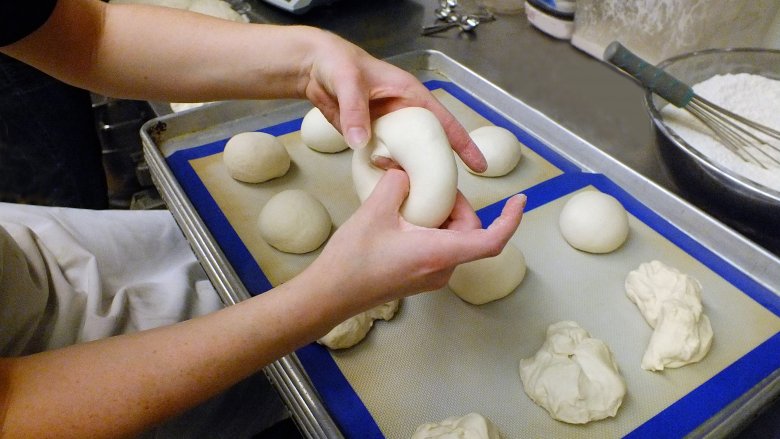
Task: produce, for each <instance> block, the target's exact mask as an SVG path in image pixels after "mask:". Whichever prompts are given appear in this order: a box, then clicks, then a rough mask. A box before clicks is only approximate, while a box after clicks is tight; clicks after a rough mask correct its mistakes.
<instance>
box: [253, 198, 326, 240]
mask: <svg viewBox="0 0 780 439" xmlns="http://www.w3.org/2000/svg"><path fill="white" fill-rule="evenodd" d="M257 226H258V228H259V229H260V236H262V237H263V239H264V240H265V242H267V243H268V244H270V245H271V246H272V247H274V248H276V249H277V250H281V251H283V252H286V253H296V254H301V253H308V252H310V251H313V250H316V249H317V248H318V247H319V246H320V245H322V243H323V242H325V240H327V239H328V236H329V235H330V229H331V227H332V226H333V221H332V220H331V218H330V214H329V213H328V210H327V209H325V206H323V205H322V203H320V201H319V200H317V199H316V198H314V197H313V196H312V195H311V194H309V193H308V192H306V191H303V190H300V189H289V190H286V191H283V192H279V193H278V194H276V195H274V196H273V198H271V199H270V200H268V203H266V205H265V206H263V210H261V211H260V216H259V217H258V219H257Z"/></svg>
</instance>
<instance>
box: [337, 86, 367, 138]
mask: <svg viewBox="0 0 780 439" xmlns="http://www.w3.org/2000/svg"><path fill="white" fill-rule="evenodd" d="M367 90H368V88H367V87H365V86H364V84H363V81H362V79H361V78H360V76H359V75H355V78H354V79H353V80H351V81H342V82H341V83H340V86H339V87H338V89H337V90H336V96H337V98H338V101H339V114H340V116H339V124H340V125H341V134H343V135H344V139H345V140H346V141H347V145H349V147H350V148H352V149H360V148H364V147H365V146H366V145H367V144H368V140H369V139H370V138H371V116H370V114H369V109H368V94H367V93H368V92H367Z"/></svg>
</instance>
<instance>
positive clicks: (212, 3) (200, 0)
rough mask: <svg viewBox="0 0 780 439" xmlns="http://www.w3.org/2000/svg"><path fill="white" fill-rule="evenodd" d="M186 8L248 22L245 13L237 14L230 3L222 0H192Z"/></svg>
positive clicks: (239, 21)
mask: <svg viewBox="0 0 780 439" xmlns="http://www.w3.org/2000/svg"><path fill="white" fill-rule="evenodd" d="M188 9H189V10H190V11H192V12H198V13H201V14H205V15H210V16H212V17H217V18H221V19H223V20H230V21H235V22H237V23H249V18H248V17H247V16H246V15H243V14H239V13H238V12H236V11H235V10H234V9H233V8H232V7H231V6H230V3H228V2H226V1H223V0H193V1H192V4H191V5H190V7H189V8H188Z"/></svg>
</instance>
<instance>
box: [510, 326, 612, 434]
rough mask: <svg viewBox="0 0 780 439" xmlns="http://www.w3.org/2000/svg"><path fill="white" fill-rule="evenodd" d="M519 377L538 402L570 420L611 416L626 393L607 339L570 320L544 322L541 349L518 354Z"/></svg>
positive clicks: (589, 419)
mask: <svg viewBox="0 0 780 439" xmlns="http://www.w3.org/2000/svg"><path fill="white" fill-rule="evenodd" d="M520 379H521V380H522V381H523V389H524V390H525V393H526V394H528V396H529V397H530V398H531V399H532V400H533V401H534V402H535V403H536V404H539V405H540V406H542V407H543V408H544V409H545V410H547V411H548V412H549V413H550V416H552V417H553V418H555V419H557V420H559V421H563V422H568V423H571V424H585V423H587V422H590V421H597V420H599V419H604V418H607V417H610V416H615V414H617V411H618V408H620V404H621V403H622V402H623V397H624V396H625V394H626V385H625V382H624V381H623V377H622V376H621V375H620V373H619V371H618V366H617V363H616V362H615V359H614V358H613V356H612V352H611V351H610V350H609V348H608V347H607V345H606V344H605V343H604V342H603V341H601V340H599V339H595V338H592V337H591V336H590V334H588V332H587V331H585V330H584V329H582V328H581V327H580V326H579V325H578V324H577V323H575V322H572V321H562V322H558V323H554V324H552V325H550V326H549V327H548V328H547V339H546V340H545V341H544V344H542V347H541V348H540V349H539V351H537V352H536V354H535V355H534V356H533V357H531V358H527V359H523V360H520Z"/></svg>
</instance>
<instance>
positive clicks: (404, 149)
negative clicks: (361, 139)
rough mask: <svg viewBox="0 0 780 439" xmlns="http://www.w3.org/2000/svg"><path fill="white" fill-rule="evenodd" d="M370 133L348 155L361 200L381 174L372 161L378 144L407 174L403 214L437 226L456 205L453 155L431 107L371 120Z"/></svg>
mask: <svg viewBox="0 0 780 439" xmlns="http://www.w3.org/2000/svg"><path fill="white" fill-rule="evenodd" d="M372 129H373V132H374V135H373V137H372V139H371V141H370V142H369V143H368V145H367V146H366V147H365V148H362V149H359V150H356V151H355V152H354V154H353V156H352V179H353V182H354V184H355V191H356V192H357V194H358V197H359V198H360V201H365V199H366V198H368V196H369V195H371V191H372V190H373V189H374V186H376V184H377V182H379V179H380V178H381V177H382V175H383V174H384V172H385V171H384V170H382V169H379V168H377V167H374V166H372V165H371V156H372V154H374V151H375V150H376V148H378V147H379V148H380V149H381V148H382V145H383V146H384V147H386V148H387V151H389V153H390V155H391V158H392V159H393V160H395V161H396V162H397V163H398V164H399V165H400V166H401V167H402V168H403V169H404V170H405V171H406V173H407V174H409V196H408V197H407V198H406V201H404V204H403V206H401V215H402V216H403V217H404V219H406V221H409V222H410V223H412V224H416V225H418V226H422V227H439V226H440V225H441V224H442V223H443V222H444V220H446V219H447V218H448V217H449V215H450V213H451V212H452V208H453V206H455V196H456V195H457V191H458V169H457V165H456V163H455V155H454V154H453V152H452V147H451V146H450V143H449V141H448V140H447V135H446V134H445V133H444V128H442V126H441V124H440V123H439V120H438V119H437V118H436V116H435V115H434V114H433V113H432V112H431V111H429V110H426V109H425V108H420V107H407V108H403V109H401V110H396V111H394V112H392V113H389V114H386V115H384V116H382V117H380V118H378V119H377V120H375V121H374V123H373V125H372Z"/></svg>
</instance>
